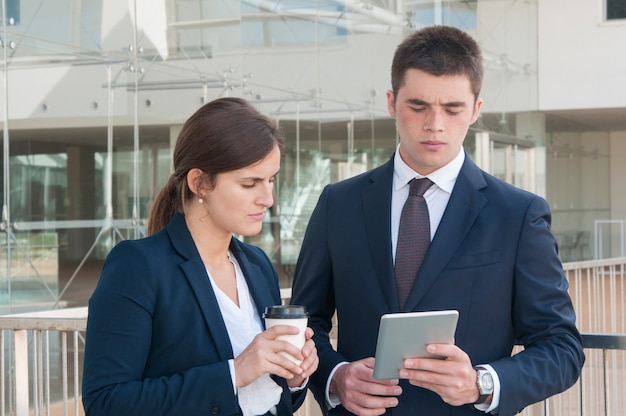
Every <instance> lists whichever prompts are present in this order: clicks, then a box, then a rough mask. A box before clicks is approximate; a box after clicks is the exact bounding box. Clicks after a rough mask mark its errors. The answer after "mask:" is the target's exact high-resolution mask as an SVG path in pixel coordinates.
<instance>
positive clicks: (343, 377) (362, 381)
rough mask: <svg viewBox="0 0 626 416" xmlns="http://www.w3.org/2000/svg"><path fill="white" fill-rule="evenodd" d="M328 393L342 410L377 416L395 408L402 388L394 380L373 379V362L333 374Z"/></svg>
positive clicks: (362, 362) (357, 364)
mask: <svg viewBox="0 0 626 416" xmlns="http://www.w3.org/2000/svg"><path fill="white" fill-rule="evenodd" d="M330 393H331V394H333V395H335V396H337V398H338V399H339V400H340V401H341V405H342V406H343V407H344V408H346V410H348V411H350V412H352V413H354V414H357V415H362V416H377V415H382V414H383V413H385V411H386V410H387V408H389V407H396V406H397V405H398V399H397V398H396V397H395V396H399V395H400V394H401V393H402V388H401V387H400V386H399V385H398V379H393V380H376V379H374V358H373V357H369V358H365V359H363V360H359V361H354V362H351V363H350V364H347V365H343V366H341V367H339V368H338V369H337V371H335V374H334V375H333V378H332V380H331V381H330Z"/></svg>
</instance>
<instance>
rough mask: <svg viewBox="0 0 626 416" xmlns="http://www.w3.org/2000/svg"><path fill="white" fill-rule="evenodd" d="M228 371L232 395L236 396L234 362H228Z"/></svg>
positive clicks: (232, 360)
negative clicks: (231, 383) (231, 384)
mask: <svg viewBox="0 0 626 416" xmlns="http://www.w3.org/2000/svg"><path fill="white" fill-rule="evenodd" d="M228 369H229V370H230V379H231V381H232V382H233V393H235V394H237V380H236V379H235V360H234V359H233V358H231V359H230V360H228Z"/></svg>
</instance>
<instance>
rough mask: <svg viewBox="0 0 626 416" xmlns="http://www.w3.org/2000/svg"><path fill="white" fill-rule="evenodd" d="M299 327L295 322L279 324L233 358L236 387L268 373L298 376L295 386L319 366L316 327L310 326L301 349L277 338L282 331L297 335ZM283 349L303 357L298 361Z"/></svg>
mask: <svg viewBox="0 0 626 416" xmlns="http://www.w3.org/2000/svg"><path fill="white" fill-rule="evenodd" d="M298 331H299V329H298V328H296V327H294V326H289V325H276V326H273V327H272V328H269V329H267V330H265V331H263V332H261V333H260V334H258V335H257V336H255V337H254V339H253V340H252V342H251V343H250V345H248V346H247V347H246V349H245V350H243V351H242V353H241V354H240V355H239V356H237V358H235V359H234V366H235V379H236V384H237V388H239V387H244V386H247V385H248V384H250V383H252V382H253V381H254V380H256V379H257V378H259V377H260V376H261V375H263V374H265V373H270V374H275V375H277V376H279V377H283V378H285V379H287V380H288V382H289V381H290V380H292V379H294V378H295V380H293V381H292V383H295V384H294V386H295V387H297V385H300V384H302V381H303V380H304V378H306V377H308V376H309V375H310V374H311V373H312V372H313V371H315V369H317V362H318V360H317V350H316V349H315V345H314V344H313V340H311V336H313V330H311V329H310V328H307V331H306V333H305V336H306V335H307V334H308V339H307V341H306V343H305V346H304V347H303V348H302V350H299V349H298V348H297V347H296V346H294V345H293V344H291V343H290V342H288V341H283V340H278V339H276V338H277V337H278V336H280V335H296V334H297V333H298ZM281 352H283V353H287V354H289V355H291V356H293V357H294V358H296V359H297V360H303V361H302V363H301V364H300V365H298V364H297V363H295V362H294V361H292V360H290V359H289V358H287V357H286V356H285V355H283V354H281ZM312 367H313V368H312ZM296 377H297V378H296ZM298 382H299V384H298ZM296 384H297V385H296ZM290 385H291V383H290Z"/></svg>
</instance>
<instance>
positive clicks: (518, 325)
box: [484, 197, 585, 415]
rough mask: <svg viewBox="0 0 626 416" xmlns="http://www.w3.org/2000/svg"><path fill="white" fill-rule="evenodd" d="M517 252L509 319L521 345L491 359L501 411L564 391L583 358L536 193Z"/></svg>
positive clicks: (547, 222) (546, 214) (546, 219)
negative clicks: (508, 354)
mask: <svg viewBox="0 0 626 416" xmlns="http://www.w3.org/2000/svg"><path fill="white" fill-rule="evenodd" d="M516 257H517V259H516V262H515V270H514V279H515V283H514V290H515V297H514V303H513V310H512V314H513V316H512V319H513V322H514V328H515V336H516V338H517V341H518V342H519V343H521V344H522V345H523V346H524V350H523V351H522V352H521V353H519V354H516V355H514V356H512V357H506V358H503V359H501V360H498V361H496V362H493V363H490V364H491V365H492V366H493V368H494V369H495V370H496V372H497V373H498V377H499V378H500V382H501V394H500V406H499V414H501V415H513V414H516V413H518V412H520V411H521V410H522V409H523V408H524V407H525V406H527V405H528V404H530V403H535V402H538V401H541V400H543V399H544V398H545V397H549V396H552V395H554V394H557V393H560V392H562V391H564V390H566V389H567V388H569V387H570V386H572V385H573V384H574V383H575V382H576V380H577V379H578V377H579V376H580V371H581V368H582V366H583V364H584V361H585V356H584V353H583V347H582V338H581V336H580V333H579V332H578V330H577V328H576V325H575V313H574V309H573V306H572V303H571V299H570V297H569V294H568V283H567V280H566V278H565V276H564V273H563V268H562V265H561V262H560V260H559V258H558V256H557V249H556V241H555V239H554V237H553V235H552V233H551V231H550V211H549V207H548V204H547V202H546V201H545V200H544V199H543V198H539V197H535V198H534V199H533V200H532V201H531V202H530V204H529V206H528V209H527V211H526V214H525V220H524V223H523V227H522V230H521V234H520V239H519V243H518V249H517V254H516ZM484 342H485V343H489V340H488V339H485V340H484ZM538 386H541V388H538Z"/></svg>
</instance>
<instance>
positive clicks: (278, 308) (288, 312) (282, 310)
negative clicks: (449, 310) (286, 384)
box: [263, 305, 309, 364]
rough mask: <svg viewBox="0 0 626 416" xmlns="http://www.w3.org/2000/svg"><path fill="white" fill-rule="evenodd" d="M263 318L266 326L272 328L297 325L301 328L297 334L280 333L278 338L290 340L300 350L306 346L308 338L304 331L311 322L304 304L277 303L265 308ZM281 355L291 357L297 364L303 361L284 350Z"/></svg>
mask: <svg viewBox="0 0 626 416" xmlns="http://www.w3.org/2000/svg"><path fill="white" fill-rule="evenodd" d="M263 318H264V319H265V327H266V328H267V329H270V328H271V327H273V326H275V325H289V326H295V327H296V328H298V329H299V330H300V332H298V333H297V334H296V335H279V336H278V337H276V339H280V340H284V341H289V342H290V343H292V344H293V345H295V346H296V347H297V348H298V349H299V350H301V349H302V347H304V342H305V341H306V338H305V336H304V332H305V331H306V328H307V324H308V322H309V314H308V313H307V311H306V308H305V307H304V306H299V305H275V306H268V307H266V308H265V313H263ZM280 354H281V355H284V356H285V357H287V358H289V359H290V360H291V361H293V362H294V363H296V364H300V363H301V362H302V361H301V360H297V359H296V358H295V357H293V356H292V355H290V354H287V353H286V352H284V351H281V352H280Z"/></svg>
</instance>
